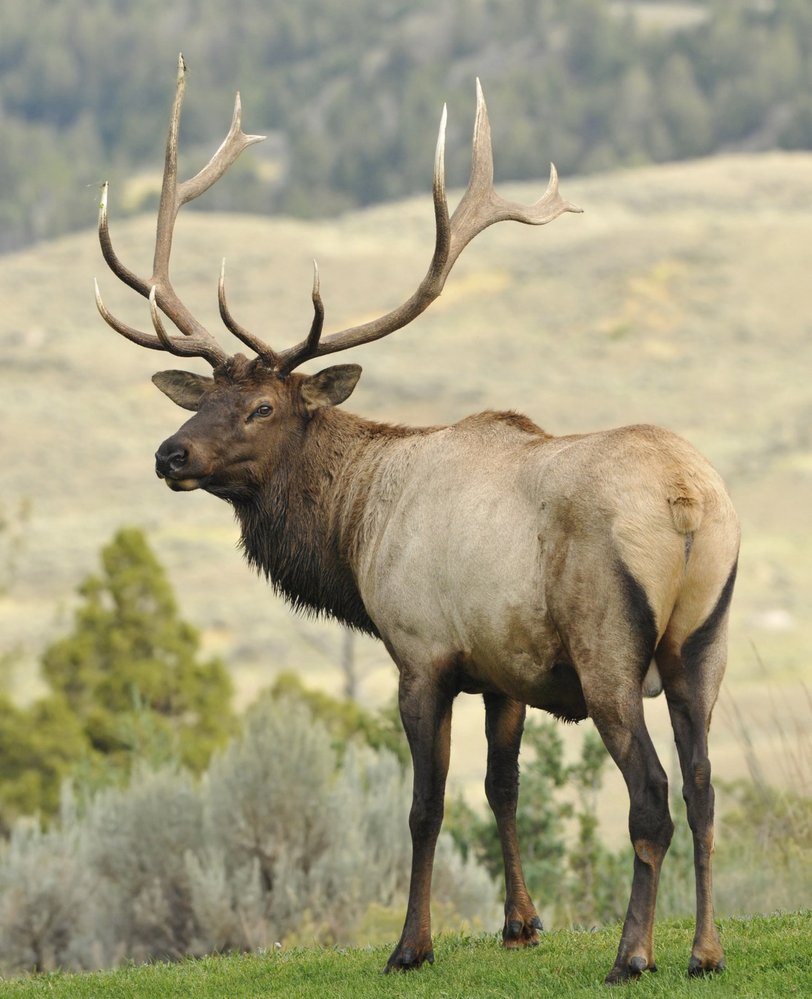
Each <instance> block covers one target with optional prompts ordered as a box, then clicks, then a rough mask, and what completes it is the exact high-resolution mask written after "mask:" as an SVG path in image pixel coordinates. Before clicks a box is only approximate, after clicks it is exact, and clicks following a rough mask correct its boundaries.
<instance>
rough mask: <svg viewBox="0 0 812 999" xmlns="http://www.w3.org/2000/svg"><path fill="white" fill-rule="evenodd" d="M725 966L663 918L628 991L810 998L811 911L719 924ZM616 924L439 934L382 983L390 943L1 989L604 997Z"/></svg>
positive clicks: (65, 998)
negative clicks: (512, 933) (521, 940)
mask: <svg viewBox="0 0 812 999" xmlns="http://www.w3.org/2000/svg"><path fill="white" fill-rule="evenodd" d="M721 930H722V939H723V942H724V945H725V948H726V952H727V961H728V970H727V971H725V972H724V973H723V974H722V975H718V976H714V977H713V978H712V979H707V980H692V979H689V978H688V977H687V976H686V975H685V968H686V965H687V955H688V954H689V952H690V946H691V936H692V933H693V927H692V926H691V924H690V923H689V922H687V921H683V922H673V921H672V922H666V923H662V924H660V925H659V926H658V929H657V951H656V955H657V966H658V972H657V974H656V975H652V974H647V975H644V976H643V977H642V978H641V979H640V981H639V982H637V983H636V984H635V985H633V986H632V988H633V989H634V995H635V996H636V997H640V999H643V997H648V996H668V997H669V999H681V997H683V996H696V995H697V994H698V992H700V991H701V992H703V993H704V992H706V991H711V992H712V994H713V995H714V997H716V999H724V997H727V996H730V997H735V999H773V997H776V999H778V997H780V999H788V997H793V996H798V997H801V996H807V995H809V994H810V990H812V970H810V963H809V959H808V956H807V951H808V944H809V936H810V933H812V917H810V915H809V913H805V914H803V913H798V914H796V915H787V916H772V917H769V918H757V919H750V920H733V919H731V920H726V921H724V922H723V923H722V925H721ZM617 935H618V928H617V927H611V928H609V929H603V930H600V931H597V932H584V931H581V932H574V931H562V932H555V933H548V934H545V936H544V937H543V939H542V942H541V945H540V946H539V947H538V948H535V949H533V950H526V951H505V950H503V949H502V947H501V946H500V944H499V942H498V940H497V938H496V937H494V936H488V937H483V936H475V937H469V936H457V935H447V936H441V937H439V938H438V939H437V940H436V941H435V944H436V947H435V952H436V955H437V963H436V964H434V965H432V966H429V965H426V966H425V967H423V968H422V969H421V970H420V971H416V972H412V973H411V974H409V975H402V974H395V975H389V976H387V977H384V976H383V975H381V968H382V967H383V965H384V963H385V962H386V958H387V956H388V953H389V948H388V947H380V946H379V947H369V948H365V949H359V950H343V951H338V950H332V951H328V950H291V951H287V950H281V951H275V952H273V953H270V954H261V955H238V956H231V957H211V958H206V959H205V960H202V961H190V962H185V963H182V964H175V965H164V964H157V965H152V966H145V967H128V968H124V969H123V970H121V971H117V972H102V973H98V974H91V975H61V974H54V975H43V976H38V977H35V978H32V979H29V980H28V981H25V980H19V981H16V982H7V983H3V982H0V996H3V997H8V999H34V997H36V996H45V995H47V996H48V997H49V999H91V997H93V999H95V997H97V996H104V997H105V999H124V997H126V999H141V997H143V999H170V997H177V999H190V997H194V999H233V997H235V996H239V997H240V999H266V997H267V999H270V997H280V999H281V997H284V999H311V997H312V999H322V997H329V999H344V997H347V999H350V997H351V999H367V997H369V999H372V997H375V999H380V997H393V999H394V997H401V996H402V997H409V999H423V997H439V996H460V997H466V999H467V997H476V999H503V997H505V996H511V997H516V996H539V997H544V996H551V997H555V999H580V997H586V996H605V995H606V994H607V993H606V987H605V986H604V985H603V984H601V983H602V981H603V976H604V975H605V974H606V972H607V971H608V969H609V967H610V966H611V963H612V960H613V959H614V955H615V950H616V947H617Z"/></svg>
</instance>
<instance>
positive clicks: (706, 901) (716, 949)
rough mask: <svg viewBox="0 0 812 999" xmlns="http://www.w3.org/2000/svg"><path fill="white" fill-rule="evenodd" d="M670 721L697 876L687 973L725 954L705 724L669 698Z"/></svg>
mask: <svg viewBox="0 0 812 999" xmlns="http://www.w3.org/2000/svg"><path fill="white" fill-rule="evenodd" d="M669 710H670V713H671V722H672V726H673V729H674V737H675V740H676V743H677V751H678V754H679V759H680V767H681V770H682V776H683V790H682V793H683V797H684V799H685V806H686V812H687V816H688V825H689V826H690V828H691V833H692V835H693V841H694V871H695V875H696V933H695V936H694V942H693V947H692V948H691V961H690V964H689V966H688V971H689V974H692V975H697V974H704V973H705V972H708V971H717V970H721V969H722V968H723V967H724V953H723V951H722V944H721V941H720V939H719V933H718V930H717V929H716V923H715V922H714V911H713V877H712V856H713V848H714V846H713V839H714V837H713V818H714V797H715V796H714V791H713V785H712V784H711V765H710V760H709V759H708V753H707V736H706V731H707V726H706V723H705V722H704V721H701V722H700V723H699V724H698V725H697V724H696V723H695V722H694V720H693V719H692V717H691V711H690V709H689V708H688V707H687V706H686V705H685V704H684V703H682V702H679V701H677V700H675V699H669Z"/></svg>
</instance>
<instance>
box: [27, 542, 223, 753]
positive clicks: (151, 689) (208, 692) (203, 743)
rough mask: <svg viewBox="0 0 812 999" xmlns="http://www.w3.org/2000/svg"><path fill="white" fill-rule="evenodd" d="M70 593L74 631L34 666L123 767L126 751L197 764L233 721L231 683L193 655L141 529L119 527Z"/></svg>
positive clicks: (99, 749)
mask: <svg viewBox="0 0 812 999" xmlns="http://www.w3.org/2000/svg"><path fill="white" fill-rule="evenodd" d="M79 593H80V595H81V597H82V598H83V601H82V603H81V604H80V605H79V607H78V608H77V610H76V612H75V619H74V627H73V631H72V632H71V633H70V634H69V635H67V636H66V637H64V638H62V639H59V640H58V641H56V642H55V643H54V644H53V645H51V646H50V647H49V648H48V649H47V650H46V652H45V654H44V656H43V660H42V667H43V673H44V676H45V678H46V680H47V681H48V683H49V684H50V686H51V688H52V690H53V692H54V694H55V695H57V696H60V697H62V698H64V699H65V701H66V702H67V704H68V705H69V707H70V709H71V710H72V712H73V713H74V714H75V716H76V718H77V719H78V720H79V722H80V724H81V726H82V728H83V730H84V732H85V734H86V736H87V739H88V741H89V744H90V746H91V747H92V750H93V751H94V753H96V754H102V755H103V756H106V757H108V758H109V761H110V762H111V763H113V765H114V766H116V767H123V768H124V769H125V770H128V769H129V766H130V764H131V762H132V759H133V758H134V757H135V756H139V757H144V756H146V757H147V759H148V760H149V759H150V758H153V760H154V762H159V761H160V760H161V759H166V758H175V759H177V760H179V761H180V762H181V763H182V764H184V765H185V766H188V767H190V768H191V769H192V770H194V771H196V772H199V771H201V770H203V768H204V767H205V766H206V764H207V762H208V759H209V757H210V755H211V753H212V750H213V749H214V748H216V747H217V746H218V745H221V744H222V743H224V742H225V740H226V738H227V736H228V735H229V733H230V731H231V729H232V722H233V715H232V711H231V706H230V701H231V693H232V690H231V682H230V680H229V677H228V674H227V673H226V670H225V668H224V666H223V664H222V663H221V662H220V661H219V660H218V659H206V660H204V659H202V658H201V654H200V636H199V634H198V632H197V630H196V629H195V628H194V627H192V625H190V624H188V623H186V622H185V621H183V620H181V618H180V617H179V614H178V607H177V602H176V600H175V597H174V594H173V592H172V588H171V586H170V583H169V580H168V579H167V577H166V573H165V572H164V570H163V568H162V567H161V565H160V563H159V562H158V561H157V559H156V558H155V556H154V554H153V553H152V551H151V550H150V548H149V546H148V544H147V541H146V539H145V537H144V535H143V533H142V532H141V531H140V530H137V529H133V528H129V529H122V530H120V531H119V532H118V533H117V534H116V535H115V537H114V538H113V540H112V541H111V542H110V543H109V544H108V545H107V546H106V547H105V548H104V549H103V550H102V573H101V575H91V576H89V577H88V578H87V579H86V580H85V581H84V582H83V583H82V584H81V586H80V588H79Z"/></svg>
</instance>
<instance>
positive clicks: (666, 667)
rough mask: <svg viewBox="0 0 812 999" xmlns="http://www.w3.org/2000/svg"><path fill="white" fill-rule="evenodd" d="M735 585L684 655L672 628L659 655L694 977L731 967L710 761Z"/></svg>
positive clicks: (685, 646) (730, 584) (726, 588)
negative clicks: (682, 829)
mask: <svg viewBox="0 0 812 999" xmlns="http://www.w3.org/2000/svg"><path fill="white" fill-rule="evenodd" d="M734 580H735V567H734V569H733V571H732V572H731V573H730V575H729V577H728V580H727V583H726V584H725V586H724V588H723V590H722V592H721V594H720V596H719V599H718V600H717V603H716V606H715V607H714V609H713V611H712V612H711V613H710V615H709V616H708V617H707V619H706V620H705V621H704V623H702V624H701V625H700V626H699V627H698V628H696V629H695V630H694V631H693V632H692V633H691V634H690V635H689V636H688V638H687V639H686V640H685V641H684V642H683V643H682V645H681V647H680V648H679V652H675V651H674V647H675V643H674V641H673V640H672V638H671V634H670V632H671V630H672V629H671V627H670V626H669V629H668V630H667V631H666V635H665V638H664V641H663V643H662V646H661V649H659V650H658V653H657V660H658V665H659V667H660V673H661V676H662V678H663V686H664V688H665V696H666V700H667V702H668V711H669V715H670V717H671V725H672V728H673V730H674V739H675V742H676V744H677V753H678V755H679V761H680V769H681V771H682V779H683V789H682V794H683V798H684V799H685V807H686V812H687V816H688V825H689V826H690V828H691V833H692V836H693V841H694V870H695V875H696V933H695V936H694V942H693V946H692V949H691V960H690V963H689V965H688V974H689V975H703V974H707V973H709V972H713V971H721V970H722V969H723V968H724V966H725V959H724V952H723V950H722V944H721V941H720V939H719V933H718V930H717V929H716V924H715V921H714V912H713V885H712V871H711V860H712V856H713V849H714V836H713V819H714V790H713V784H712V783H711V764H710V759H709V756H708V731H709V729H710V720H711V713H712V711H713V706H714V704H715V702H716V697H717V694H718V691H719V685H720V683H721V680H722V676H723V674H724V671H725V664H726V659H727V613H728V607H729V604H730V597H731V595H732V590H733V582H734ZM677 626H678V625H677ZM677 626H675V630H676V627H677Z"/></svg>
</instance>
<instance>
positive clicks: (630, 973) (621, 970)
mask: <svg viewBox="0 0 812 999" xmlns="http://www.w3.org/2000/svg"><path fill="white" fill-rule="evenodd" d="M656 970H657V965H656V964H654V963H653V962H652V963H651V964H649V962H648V961H647V960H646V959H645V958H644V957H642V956H641V955H637V956H636V957H632V958H630V959H629V962H628V964H616V965H615V966H614V968H612V970H611V971H610V972H609V974H608V975H607V976H606V978H604V984H605V985H619V984H620V983H621V982H632V981H636V980H637V979H638V978H639V977H640V976H641V975H642V974H643V972H644V971H656Z"/></svg>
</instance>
